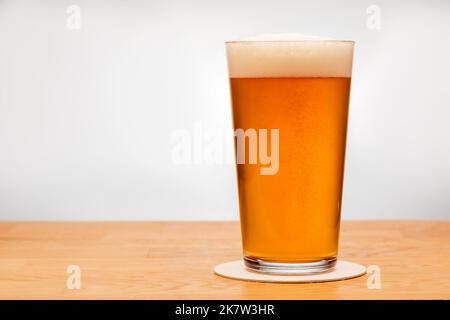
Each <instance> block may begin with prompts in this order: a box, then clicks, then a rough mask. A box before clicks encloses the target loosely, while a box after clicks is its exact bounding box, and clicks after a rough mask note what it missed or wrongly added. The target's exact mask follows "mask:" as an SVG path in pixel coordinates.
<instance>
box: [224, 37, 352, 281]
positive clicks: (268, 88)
mask: <svg viewBox="0 0 450 320" xmlns="http://www.w3.org/2000/svg"><path fill="white" fill-rule="evenodd" d="M353 45H354V43H353V42H352V41H336V40H317V39H315V40H252V41H236V42H228V43H227V55H228V65H229V75H230V85H231V96H232V110H233V122H234V128H235V129H243V130H247V129H256V130H258V129H261V128H265V129H272V128H277V129H279V156H278V159H279V168H278V171H277V172H276V173H275V174H272V175H263V174H261V171H260V168H261V167H264V166H265V165H263V164H261V163H256V164H251V163H244V164H238V165H237V176H238V189H239V206H240V217H241V230H242V238H243V250H244V261H245V263H246V266H247V267H248V268H250V269H253V270H255V271H260V272H270V273H286V274H302V273H315V272H323V271H326V270H329V269H331V268H332V267H333V266H334V265H335V263H336V257H337V254H338V238H339V225H340V212H341V197H342V182H343V170H344V158H345V144H346V132H347V115H348V103H349V92H350V80H351V70H352V58H353ZM247 141H248V140H247ZM246 150H248V148H247V149H246Z"/></svg>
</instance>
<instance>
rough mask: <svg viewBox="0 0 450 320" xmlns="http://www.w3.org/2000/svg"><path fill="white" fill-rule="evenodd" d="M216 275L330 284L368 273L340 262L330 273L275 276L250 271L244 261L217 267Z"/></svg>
mask: <svg viewBox="0 0 450 320" xmlns="http://www.w3.org/2000/svg"><path fill="white" fill-rule="evenodd" d="M214 273H216V274H217V275H219V276H222V277H225V278H230V279H236V280H246V281H257V282H286V283H301V282H328V281H337V280H345V279H351V278H356V277H359V276H362V275H363V274H365V273H366V267H364V266H362V265H360V264H357V263H353V262H348V261H342V260H338V261H337V263H336V266H335V267H334V268H333V269H332V270H331V271H328V272H324V273H318V274H310V275H274V274H265V273H258V272H255V271H250V270H248V269H247V268H246V267H245V264H244V261H242V260H237V261H231V262H226V263H222V264H219V265H217V266H216V267H215V268H214Z"/></svg>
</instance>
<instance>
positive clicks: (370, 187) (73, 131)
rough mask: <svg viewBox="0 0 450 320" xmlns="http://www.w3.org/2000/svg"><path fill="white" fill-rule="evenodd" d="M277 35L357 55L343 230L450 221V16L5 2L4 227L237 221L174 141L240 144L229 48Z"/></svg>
mask: <svg viewBox="0 0 450 320" xmlns="http://www.w3.org/2000/svg"><path fill="white" fill-rule="evenodd" d="M69 5H78V6H79V7H80V9H81V29H79V30H72V29H70V28H68V27H67V25H66V23H67V19H68V17H69V16H70V14H68V13H67V12H66V10H67V7H68V6H69ZM370 5H377V6H378V7H379V8H380V9H381V20H380V21H381V24H380V27H381V28H380V29H379V30H377V29H372V28H369V27H368V26H367V20H368V19H370V17H371V15H370V14H368V13H367V12H366V10H367V8H368V7H369V6H370ZM267 32H272V33H278V32H302V33H304V34H310V35H322V36H331V37H336V38H344V39H353V40H355V41H356V43H357V47H356V53H355V64H354V73H353V83H352V97H351V114H350V127H349V137H348V153H347V163H346V175H345V192H344V206H343V217H344V219H449V218H450V89H449V74H450V58H449V57H450V6H449V4H448V3H445V1H361V0H358V1H357V0H355V1H331V0H330V1H299V0H291V1H274V0H273V1H261V0H258V1H234V0H233V1H220V2H219V1H206V0H203V1H99V0H96V1H56V0H55V1H31V0H29V1H18V0H14V1H0V41H1V42H0V219H12V220H19V219H46V220H53V219H75V220H81V219H95V220H100V219H141V220H144V219H183V220H187V219H236V218H237V217H238V213H237V212H238V211H237V210H238V209H237V194H236V182H235V171H234V167H233V166H232V165H230V164H227V163H223V164H191V165H177V164H176V163H174V161H173V159H172V151H173V147H174V141H173V139H172V135H173V133H174V132H176V130H179V129H186V130H191V131H192V130H193V128H194V127H195V125H196V124H197V125H201V126H202V127H203V128H204V129H205V130H207V129H208V128H218V129H219V130H223V131H224V132H228V131H227V130H229V129H230V128H231V118H230V117H231V115H230V107H229V89H228V82H227V74H226V60H225V51H224V46H223V42H224V41H226V40H229V39H235V38H239V37H242V36H252V35H255V34H259V33H267ZM224 148H225V149H224V152H225V156H224V157H225V159H228V160H229V159H230V158H231V157H232V149H231V148H229V147H224Z"/></svg>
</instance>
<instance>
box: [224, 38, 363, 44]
mask: <svg viewBox="0 0 450 320" xmlns="http://www.w3.org/2000/svg"><path fill="white" fill-rule="evenodd" d="M301 42H343V43H352V44H355V41H354V40H338V39H302V40H230V41H225V42H224V43H225V44H226V45H228V44H235V43H236V44H237V43H239V44H241V43H248V44H256V43H301Z"/></svg>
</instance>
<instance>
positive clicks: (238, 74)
mask: <svg viewBox="0 0 450 320" xmlns="http://www.w3.org/2000/svg"><path fill="white" fill-rule="evenodd" d="M226 46H227V56H228V70H229V75H230V78H269V77H271V78H275V77H351V74H352V62H353V47H354V42H353V41H341V40H333V39H327V38H319V37H311V36H304V35H301V34H277V35H272V34H270V35H261V36H256V37H250V38H245V39H241V40H238V41H230V42H227V43H226Z"/></svg>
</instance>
